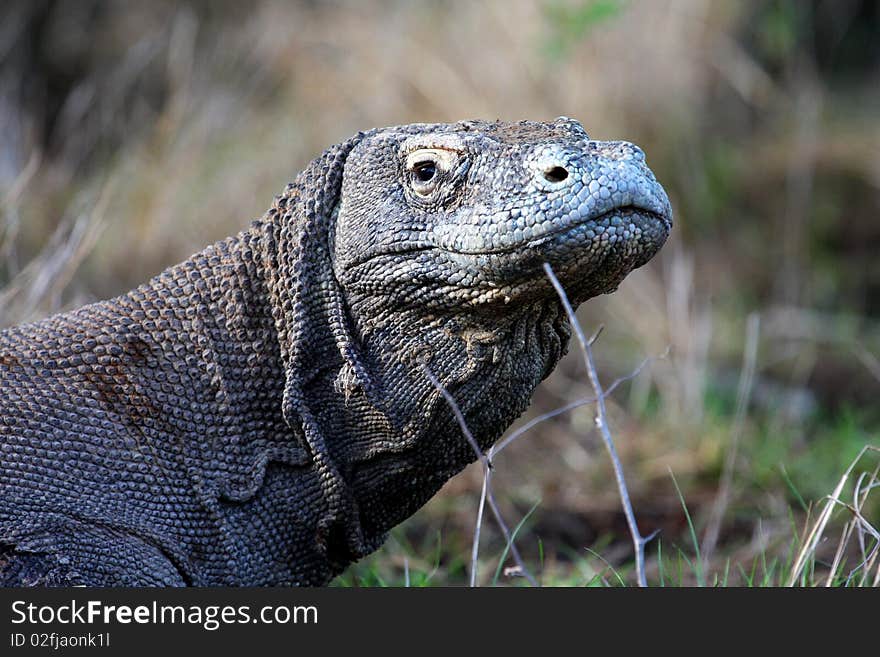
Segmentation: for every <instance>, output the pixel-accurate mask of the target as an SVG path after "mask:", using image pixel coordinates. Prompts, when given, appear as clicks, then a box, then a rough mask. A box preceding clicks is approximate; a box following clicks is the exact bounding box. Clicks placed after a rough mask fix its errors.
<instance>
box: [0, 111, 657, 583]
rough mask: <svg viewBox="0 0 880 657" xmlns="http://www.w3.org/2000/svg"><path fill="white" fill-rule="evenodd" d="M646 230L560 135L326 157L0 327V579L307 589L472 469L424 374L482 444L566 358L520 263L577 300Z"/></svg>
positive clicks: (607, 282)
mask: <svg viewBox="0 0 880 657" xmlns="http://www.w3.org/2000/svg"><path fill="white" fill-rule="evenodd" d="M670 227H671V212H670V207H669V201H668V199H667V197H666V194H665V193H664V192H663V189H662V188H661V187H660V185H659V184H658V183H657V181H656V180H655V179H654V176H653V175H652V173H651V172H650V170H649V169H648V168H647V167H646V165H645V162H644V156H643V154H642V152H641V151H640V150H639V149H638V148H636V147H635V146H633V145H631V144H628V143H625V142H598V141H592V140H590V139H589V138H588V137H587V134H586V133H585V132H584V130H583V128H582V127H581V125H580V124H579V123H577V122H576V121H573V120H571V119H565V118H562V119H558V120H557V121H555V122H552V123H535V122H520V123H500V122H496V123H488V122H483V121H465V122H460V123H455V124H434V125H428V124H414V125H408V126H398V127H393V128H385V129H378V130H371V131H369V132H365V133H359V134H357V135H355V136H353V137H352V138H351V139H349V140H347V141H345V142H343V143H340V144H337V145H335V146H331V147H330V148H328V149H327V150H326V151H325V152H324V153H322V154H321V155H320V156H319V157H317V158H316V159H315V160H313V161H312V162H311V163H310V164H309V165H308V166H307V167H306V168H305V169H304V170H303V171H302V172H301V173H300V174H299V175H298V176H297V177H296V179H295V181H294V182H293V183H291V184H290V185H288V187H287V189H286V190H285V192H284V193H283V194H281V195H280V196H278V197H277V198H276V199H275V202H274V203H273V205H272V207H271V208H270V209H269V210H268V211H267V212H266V214H265V216H264V217H263V218H262V219H261V220H260V221H257V222H254V224H253V225H252V226H251V227H250V228H249V229H247V230H244V231H242V232H241V233H239V234H238V235H236V236H234V237H230V238H228V239H226V240H222V241H220V242H218V243H216V244H214V245H211V246H209V247H207V248H206V249H204V250H203V251H201V252H199V253H196V254H194V255H193V256H191V257H190V258H189V259H187V260H186V261H184V262H182V263H180V264H178V265H175V266H173V267H170V268H169V269H167V270H165V271H164V272H162V273H160V274H159V275H157V276H156V277H155V278H153V279H152V280H150V281H149V282H148V283H145V284H144V285H141V286H140V287H138V288H137V289H135V290H132V291H131V292H128V293H126V294H124V295H122V296H120V297H117V298H115V299H111V300H108V301H101V302H98V303H95V304H91V305H89V306H85V307H83V308H79V309H77V310H74V311H71V312H68V313H64V314H60V315H56V316H54V317H51V318H48V319H45V320H43V321H41V322H37V323H34V324H29V325H23V326H18V327H13V328H11V329H7V330H4V331H0V500H2V503H0V584H3V585H59V584H60V585H65V584H66V585H69V584H84V585H128V586H148V585H149V586H168V585H174V586H182V585H251V586H261V585H269V584H324V583H326V582H328V581H329V580H330V579H331V578H332V577H333V576H335V575H336V574H338V573H339V572H341V571H342V570H343V569H344V568H345V567H346V566H347V565H348V564H349V563H351V562H352V561H354V560H356V559H358V558H360V557H362V556H364V555H365V554H367V553H369V552H370V551H372V550H374V549H376V548H377V547H378V546H379V545H381V543H382V541H383V540H384V536H385V533H386V532H387V531H388V530H389V529H390V528H391V527H393V526H394V525H395V524H397V523H399V522H401V521H402V520H403V519H405V518H406V517H408V516H409V515H411V514H412V513H413V512H415V511H416V510H417V509H418V508H419V507H420V506H422V505H423V504H424V503H425V502H426V501H427V500H428V499H430V497H431V496H432V495H433V494H434V493H435V492H436V491H437V490H438V489H439V488H440V487H441V486H442V485H443V484H444V483H445V482H446V481H447V480H448V479H449V478H450V477H451V476H453V475H454V474H455V473H456V472H458V471H460V470H461V469H462V468H464V467H465V466H466V465H467V464H468V463H470V462H472V461H473V460H474V459H475V453H474V450H473V448H472V446H471V444H469V443H468V441H467V440H465V438H464V436H463V435H462V431H461V427H460V426H459V424H458V422H457V421H456V419H455V417H454V416H453V414H452V412H451V410H450V408H449V406H448V404H447V403H446V402H445V401H444V399H443V397H442V395H441V394H440V391H439V390H438V389H437V387H436V386H435V385H434V381H437V382H440V383H441V384H442V386H443V387H444V388H446V390H448V391H449V392H450V393H451V394H452V395H453V396H454V397H455V399H456V400H457V401H458V405H459V406H460V408H461V411H462V413H463V414H464V417H465V420H466V422H467V423H468V427H469V428H470V430H471V433H472V434H473V437H474V439H475V440H476V441H477V443H478V444H479V446H480V447H482V448H483V449H486V448H488V446H490V445H491V444H492V443H493V442H494V441H496V440H497V439H498V438H499V437H500V436H501V434H502V433H503V432H504V431H505V430H506V429H507V427H508V426H509V425H510V424H511V422H513V420H514V419H515V418H516V417H517V416H519V415H520V414H521V413H522V412H523V411H524V410H525V409H526V407H527V406H528V403H529V400H530V398H531V395H532V393H533V391H534V389H535V387H536V386H537V385H538V383H539V382H540V381H541V380H542V379H544V378H545V377H547V376H548V375H549V374H550V372H552V370H553V368H554V367H555V365H556V363H557V362H558V360H559V359H560V358H561V357H562V355H563V354H564V353H565V350H566V346H567V343H568V339H569V335H570V330H569V329H570V327H569V325H568V320H567V318H566V315H565V313H564V312H563V310H562V309H561V307H560V303H559V300H558V298H557V296H556V294H555V293H554V292H553V290H552V288H551V286H550V284H549V282H548V281H547V280H546V277H545V275H544V273H543V270H542V265H543V263H544V262H549V263H550V264H551V265H552V266H553V268H554V270H555V271H556V272H557V274H558V276H559V278H560V280H561V281H562V282H563V284H564V285H565V286H566V288H567V290H568V293H569V296H570V297H571V301H572V302H573V303H575V304H577V303H580V302H582V301H584V300H586V299H588V298H590V297H592V296H595V295H596V294H600V293H604V292H607V291H610V290H612V289H614V288H615V287H616V286H617V285H618V284H619V283H620V281H621V280H622V279H623V278H624V277H625V276H626V275H627V274H628V273H629V272H630V271H631V270H632V269H634V268H636V267H638V266H640V265H642V264H644V263H645V262H647V260H649V259H650V258H651V257H652V256H653V255H654V254H655V253H656V252H657V251H658V250H659V249H660V247H661V246H662V244H663V242H664V240H665V239H666V237H667V234H668V232H669V230H670ZM429 374H430V376H429ZM432 379H433V380H434V381H432Z"/></svg>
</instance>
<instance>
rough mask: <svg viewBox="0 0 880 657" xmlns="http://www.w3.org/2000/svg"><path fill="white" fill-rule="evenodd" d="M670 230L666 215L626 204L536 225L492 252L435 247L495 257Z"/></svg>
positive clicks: (455, 252)
mask: <svg viewBox="0 0 880 657" xmlns="http://www.w3.org/2000/svg"><path fill="white" fill-rule="evenodd" d="M545 223H547V222H545ZM671 228H672V221H671V220H670V219H669V216H668V215H667V214H665V213H659V212H656V211H654V210H651V209H648V208H643V207H638V206H636V205H632V204H629V205H624V206H621V207H618V208H614V209H612V210H608V211H607V212H603V213H602V214H600V215H598V216H592V215H589V214H587V215H578V214H576V213H572V214H570V215H566V217H564V218H563V220H562V221H560V222H559V223H555V222H554V223H550V225H549V227H548V228H544V226H543V225H541V226H538V227H536V229H534V230H532V231H530V232H529V233H528V237H525V236H524V237H522V238H521V239H520V240H518V241H514V242H512V243H510V244H507V245H505V246H501V247H497V248H494V249H493V248H489V249H479V248H477V249H456V248H450V247H447V246H444V245H442V244H436V245H434V246H435V248H438V249H440V250H441V251H446V252H447V253H454V254H456V255H497V254H502V253H516V252H519V251H525V250H530V249H538V248H539V247H544V248H545V249H546V250H552V246H551V244H556V245H557V246H560V245H561V244H560V243H561V242H562V243H567V244H568V245H569V248H571V242H572V241H574V240H576V241H578V242H580V243H583V242H585V241H593V240H596V239H598V240H599V241H605V242H607V243H608V244H614V243H616V242H618V241H621V240H630V239H638V237H639V236H640V235H641V234H642V233H643V232H645V231H651V232H654V231H658V232H662V231H665V232H667V233H668V232H669V230H670V229H671ZM560 238H561V239H560Z"/></svg>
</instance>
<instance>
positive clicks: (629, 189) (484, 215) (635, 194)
mask: <svg viewBox="0 0 880 657" xmlns="http://www.w3.org/2000/svg"><path fill="white" fill-rule="evenodd" d="M341 199H342V200H341V204H340V207H339V212H338V217H337V221H336V225H335V243H334V245H333V247H332V251H333V257H334V269H335V272H336V276H337V278H338V279H339V280H340V281H341V282H342V283H343V285H344V286H346V287H349V288H351V289H352V290H354V291H357V292H361V293H366V294H383V295H385V296H386V297H387V298H389V299H393V300H394V302H395V303H398V302H401V301H407V300H412V298H414V297H415V298H418V299H419V301H420V302H421V303H428V304H429V305H430V304H435V305H440V306H445V307H449V306H454V307H460V308H463V309H464V308H473V307H474V306H475V305H476V306H479V305H482V304H491V303H494V302H503V303H510V302H512V301H517V300H524V301H528V300H533V299H534V298H535V297H536V296H547V295H550V294H552V290H551V289H550V286H549V283H548V282H547V281H546V279H545V278H544V277H543V274H542V269H541V266H542V264H543V263H544V262H549V263H550V264H551V265H552V266H553V268H554V270H555V271H556V272H558V274H559V276H560V279H561V280H562V282H563V283H564V284H565V286H566V288H567V289H568V291H569V294H570V295H571V297H572V300H573V301H574V302H576V303H579V302H581V301H584V300H585V299H587V298H589V297H592V296H595V295H597V294H601V293H605V292H609V291H612V290H614V289H615V288H616V287H617V285H618V284H619V283H620V282H621V280H623V278H624V277H625V276H626V275H627V274H628V273H629V272H630V271H632V270H633V269H635V268H637V267H640V266H641V265H643V264H645V263H646V262H647V261H648V260H650V259H651V257H653V256H654V255H655V254H656V252H657V251H658V250H659V249H660V247H661V246H662V245H663V243H664V242H665V240H666V238H667V236H668V234H669V230H670V228H671V226H672V212H671V208H670V204H669V199H668V198H667V196H666V193H665V192H664V190H663V188H662V187H661V186H660V184H659V183H658V182H657V180H656V179H655V178H654V175H653V173H652V172H651V170H650V169H649V168H648V167H647V165H646V164H645V156H644V153H643V152H642V151H641V149H639V148H638V147H637V146H635V145H633V144H630V143H628V142H623V141H611V142H609V141H595V140H591V139H590V138H589V137H588V135H587V133H586V132H585V131H584V129H583V127H582V126H581V124H580V123H578V122H577V121H574V120H572V119H567V118H560V119H557V120H556V121H555V122H553V123H536V122H520V123H500V122H496V123H486V122H479V121H468V122H461V123H455V124H439V125H423V124H419V125H411V126H401V127H396V128H386V129H383V130H377V131H374V132H372V133H368V134H367V135H366V136H365V137H364V139H363V140H362V141H361V142H360V143H359V144H358V145H357V146H356V147H355V148H354V149H353V150H352V152H351V154H350V155H349V157H348V160H347V161H346V164H345V173H344V178H343V189H342V194H341Z"/></svg>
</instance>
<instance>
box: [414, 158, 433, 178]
mask: <svg viewBox="0 0 880 657" xmlns="http://www.w3.org/2000/svg"><path fill="white" fill-rule="evenodd" d="M436 173H437V165H436V164H434V163H433V162H431V161H430V160H423V161H421V162H416V163H415V165H414V166H413V175H414V176H415V177H416V180H418V181H419V182H428V181H429V180H431V178H433V177H434V175H435V174H436Z"/></svg>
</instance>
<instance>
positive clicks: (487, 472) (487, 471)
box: [422, 365, 538, 586]
mask: <svg viewBox="0 0 880 657" xmlns="http://www.w3.org/2000/svg"><path fill="white" fill-rule="evenodd" d="M422 368H423V369H424V371H425V374H426V375H427V376H428V379H429V380H430V381H431V384H432V385H433V386H434V387H435V388H437V390H439V391H440V394H441V395H443V398H444V399H445V400H446V403H447V404H448V405H449V408H450V409H452V413H453V415H454V416H455V419H456V420H457V421H458V424H459V426H460V427H461V432H462V433H463V434H464V437H465V438H466V439H467V441H468V442H469V443H470V445H471V447H472V448H473V450H474V452H475V453H476V455H477V458H478V459H479V461H480V463H481V464H482V466H483V486H484V489H485V500H486V501H487V502H488V503H489V508H490V509H492V515H494V516H495V522H497V523H498V527H499V528H500V529H501V533H502V534H504V540H505V541H507V549H508V550H509V551H510V554H511V556H512V557H513V560H514V561H515V562H516V565H517V566H519V569H520V572H521V573H522V574H523V577H525V578H526V579H527V580H528V581H529V583H530V584H531V585H532V586H538V582H537V580H536V579H535V578H534V577H532V574H531V573H530V572H529V569H528V568H526V565H525V562H523V560H522V556H521V555H520V553H519V550H518V549H517V547H516V545H515V544H514V542H513V537H512V536H511V534H510V530H509V529H508V528H507V523H506V522H504V518H503V517H502V516H501V510H500V509H499V508H498V504H497V503H496V501H495V496H494V495H493V494H492V487H491V482H490V480H491V476H492V474H491V473H492V463H491V461H489V458H488V457H487V456H486V454H485V453H484V452H483V450H481V449H480V445H479V443H477V441H476V439H475V438H474V436H473V434H472V433H471V430H470V428H469V427H468V425H467V421H466V420H465V418H464V414H463V413H462V412H461V408H460V407H459V405H458V403H457V402H456V401H455V399H454V398H453V397H452V395H450V394H449V391H448V390H446V388H445V387H444V386H443V384H442V383H440V381H439V380H438V379H437V377H435V376H434V373H433V372H431V370H430V369H429V368H428V366H427V365H423V366H422ZM482 500H483V496H481V504H480V507H481V512H480V515H479V518H482V506H483V504H482ZM478 522H479V520H478ZM474 539H475V542H477V541H478V539H479V536H475V537H474ZM478 550H479V546H478V545H477V546H475V547H474V548H473V552H472V554H473V558H474V561H473V562H472V563H471V583H472V585H474V586H476V570H477V564H476V562H475V558H476V555H477V553H478Z"/></svg>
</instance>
